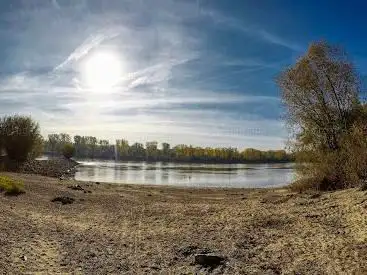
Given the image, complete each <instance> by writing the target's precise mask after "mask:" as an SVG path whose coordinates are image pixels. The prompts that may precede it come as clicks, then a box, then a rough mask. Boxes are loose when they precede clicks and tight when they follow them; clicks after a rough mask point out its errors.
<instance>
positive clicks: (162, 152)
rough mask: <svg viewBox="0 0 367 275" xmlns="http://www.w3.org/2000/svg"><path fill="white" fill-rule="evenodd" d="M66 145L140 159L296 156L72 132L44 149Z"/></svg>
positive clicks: (80, 151) (79, 152) (83, 154)
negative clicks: (111, 139) (113, 138)
mask: <svg viewBox="0 0 367 275" xmlns="http://www.w3.org/2000/svg"><path fill="white" fill-rule="evenodd" d="M66 144H72V145H73V146H74V156H75V157H76V158H92V159H93V158H95V159H117V160H136V161H181V162H213V163H216V162H217V163H236V162H237V163H246V162H247V163H250V162H251V163H256V162H257V163H261V162H262V163H265V162H289V161H292V156H291V155H290V154H288V153H287V152H286V151H285V150H269V151H261V150H256V149H253V148H248V149H245V150H243V151H238V149H237V148H211V147H205V148H203V147H197V146H192V145H185V144H180V145H176V146H174V147H171V145H170V144H169V143H162V144H158V142H156V141H150V142H147V143H146V144H145V145H144V144H142V143H138V142H136V143H133V144H131V145H130V144H129V142H128V141H127V140H125V139H118V140H116V145H115V144H110V143H109V141H108V140H103V139H97V138H96V137H93V136H79V135H77V136H74V137H73V138H71V136H70V135H68V134H64V133H61V134H52V135H49V136H48V139H47V140H46V141H45V142H44V152H45V154H48V155H53V156H57V155H59V154H62V151H63V148H65V145H66Z"/></svg>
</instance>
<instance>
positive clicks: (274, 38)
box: [201, 10, 302, 52]
mask: <svg viewBox="0 0 367 275" xmlns="http://www.w3.org/2000/svg"><path fill="white" fill-rule="evenodd" d="M201 12H202V14H203V15H205V16H208V17H209V18H211V20H213V21H214V22H215V23H217V24H223V25H225V26H227V27H229V28H233V29H235V30H238V31H241V32H242V33H244V34H246V35H250V36H253V37H257V38H258V39H261V40H263V41H265V42H267V43H271V44H274V45H278V46H282V47H285V48H288V49H290V50H293V51H297V52H299V51H301V50H302V47H301V46H300V45H299V44H297V43H295V42H292V41H289V40H287V39H285V38H283V37H281V36H279V35H277V34H275V33H270V32H269V31H267V30H264V29H263V28H261V27H258V26H254V25H246V24H245V23H244V22H242V21H241V20H239V19H237V18H235V17H230V16H226V15H224V14H223V13H221V12H219V11H213V10H202V11H201Z"/></svg>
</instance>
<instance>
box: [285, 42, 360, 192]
mask: <svg viewBox="0 0 367 275" xmlns="http://www.w3.org/2000/svg"><path fill="white" fill-rule="evenodd" d="M278 84H279V86H280V88H281V96H282V101H283V103H284V105H285V109H286V119H287V121H288V124H289V126H291V127H290V128H291V129H292V131H293V136H292V138H293V140H292V143H291V144H292V148H293V150H294V151H295V153H296V156H297V157H296V159H297V160H298V162H299V163H300V165H299V167H300V169H299V171H298V172H299V174H300V175H302V176H303V178H312V180H314V181H315V183H318V184H319V185H318V186H319V187H321V185H322V186H324V187H325V188H340V187H342V186H345V185H351V184H355V179H356V177H355V176H352V174H358V175H359V174H360V172H361V171H357V170H356V169H357V168H355V167H356V165H354V164H355V162H356V161H355V158H354V157H353V156H352V155H351V152H350V151H351V145H352V144H351V143H350V141H351V140H354V139H355V138H356V135H358V138H359V139H362V140H364V139H365V135H364V134H363V131H360V129H361V127H362V125H363V123H364V122H363V120H364V119H363V117H364V118H365V117H366V116H365V114H366V112H365V108H364V107H363V105H361V103H360V101H359V94H360V90H361V88H360V79H359V76H358V74H357V72H356V70H355V68H354V66H353V63H352V62H351V61H350V59H349V58H348V55H347V54H346V52H345V51H344V50H343V49H342V48H341V47H338V46H333V45H330V44H328V43H326V42H316V43H313V44H311V45H310V47H309V49H308V51H307V52H306V53H305V55H303V56H302V57H301V58H300V59H299V60H298V61H297V62H296V64H294V65H293V66H291V67H290V68H287V69H286V70H285V71H284V72H282V73H281V75H280V76H279V78H278ZM353 136H354V137H353ZM347 144H348V146H349V147H348V150H346V149H347V148H346V146H347ZM359 144H360V147H356V148H354V150H364V149H365V148H364V147H363V146H364V145H363V142H362V143H359ZM362 145H363V146H362ZM346 151H349V154H347V153H346ZM361 152H365V153H366V151H361ZM354 153H357V152H354ZM347 163H349V165H350V167H346V166H345V164H347ZM305 164H306V165H305ZM353 169H354V170H353ZM352 178H353V180H352ZM357 178H358V177H357Z"/></svg>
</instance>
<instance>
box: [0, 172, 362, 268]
mask: <svg viewBox="0 0 367 275" xmlns="http://www.w3.org/2000/svg"><path fill="white" fill-rule="evenodd" d="M5 174H7V175H10V176H12V177H14V178H17V179H21V180H23V181H24V183H25V191H26V193H25V194H22V195H20V196H17V197H9V196H5V195H4V194H0V209H1V210H0V273H1V272H2V273H4V274H367V193H366V191H359V190H357V189H349V190H344V191H336V192H328V193H321V194H318V193H308V194H296V193H291V192H290V191H289V190H287V189H195V188H175V187H157V186H140V185H113V184H102V183H101V184H96V183H82V182H76V181H67V180H65V181H64V180H59V179H55V178H49V177H42V176H36V175H25V174H11V173H5ZM75 184H79V185H80V187H82V188H83V189H84V191H85V192H84V191H83V190H72V189H70V188H68V186H71V185H75ZM88 191H90V192H88ZM57 196H68V197H72V198H74V199H75V201H74V203H72V204H65V205H63V204H62V203H60V202H51V200H52V199H53V198H55V197H57ZM197 253H212V254H215V255H220V256H223V257H224V258H225V259H226V260H225V262H224V264H221V265H219V266H216V267H213V268H208V267H204V266H201V265H198V264H195V262H194V256H195V254H197Z"/></svg>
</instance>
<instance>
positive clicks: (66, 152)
mask: <svg viewBox="0 0 367 275" xmlns="http://www.w3.org/2000/svg"><path fill="white" fill-rule="evenodd" d="M74 153H75V148H74V145H73V144H71V143H67V144H65V145H64V147H63V148H62V155H63V156H64V157H65V158H67V159H70V158H71V157H72V156H73V155H74Z"/></svg>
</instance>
